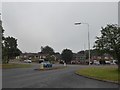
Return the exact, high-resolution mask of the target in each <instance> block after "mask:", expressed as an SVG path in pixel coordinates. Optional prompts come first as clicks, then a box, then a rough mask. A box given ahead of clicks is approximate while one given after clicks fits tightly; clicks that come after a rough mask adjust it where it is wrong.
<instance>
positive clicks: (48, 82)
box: [2, 64, 118, 88]
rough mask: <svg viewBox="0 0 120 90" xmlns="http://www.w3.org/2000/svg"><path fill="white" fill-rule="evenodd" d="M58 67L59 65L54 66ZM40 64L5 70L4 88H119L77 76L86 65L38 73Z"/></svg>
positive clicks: (111, 84)
mask: <svg viewBox="0 0 120 90" xmlns="http://www.w3.org/2000/svg"><path fill="white" fill-rule="evenodd" d="M54 66H58V65H54ZM38 67H39V64H33V67H31V68H17V69H3V73H2V74H3V81H2V85H3V88H117V87H118V85H117V84H113V83H108V82H102V81H97V80H93V79H88V78H85V77H82V76H78V75H76V74H75V73H74V72H75V71H76V70H77V69H80V68H84V67H87V66H84V65H68V66H67V68H64V69H57V70H49V71H37V70H34V69H36V68H38Z"/></svg>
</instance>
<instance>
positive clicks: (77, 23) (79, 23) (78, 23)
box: [75, 22, 90, 65]
mask: <svg viewBox="0 0 120 90" xmlns="http://www.w3.org/2000/svg"><path fill="white" fill-rule="evenodd" d="M81 24H85V25H87V26H88V49H89V65H90V34H89V24H88V23H81V22H76V23H75V25H81Z"/></svg>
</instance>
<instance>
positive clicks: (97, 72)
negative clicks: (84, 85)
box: [76, 67, 120, 82]
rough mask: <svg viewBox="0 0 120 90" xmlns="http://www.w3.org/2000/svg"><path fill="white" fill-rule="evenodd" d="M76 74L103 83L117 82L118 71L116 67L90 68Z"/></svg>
mask: <svg viewBox="0 0 120 90" xmlns="http://www.w3.org/2000/svg"><path fill="white" fill-rule="evenodd" d="M76 74H79V75H83V76H87V77H91V78H95V79H99V80H105V81H112V82H118V75H119V74H120V71H118V68H117V67H90V68H84V69H80V70H78V71H76Z"/></svg>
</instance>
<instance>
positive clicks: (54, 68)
mask: <svg viewBox="0 0 120 90" xmlns="http://www.w3.org/2000/svg"><path fill="white" fill-rule="evenodd" d="M64 68H66V66H60V67H51V68H37V69H34V70H38V71H48V70H57V69H64Z"/></svg>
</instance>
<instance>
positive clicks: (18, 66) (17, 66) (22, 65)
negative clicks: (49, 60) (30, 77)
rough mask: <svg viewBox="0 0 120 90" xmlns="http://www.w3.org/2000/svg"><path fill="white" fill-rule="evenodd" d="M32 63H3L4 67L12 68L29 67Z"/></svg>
mask: <svg viewBox="0 0 120 90" xmlns="http://www.w3.org/2000/svg"><path fill="white" fill-rule="evenodd" d="M31 66H32V65H30V64H2V69H11V68H29V67H31Z"/></svg>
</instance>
